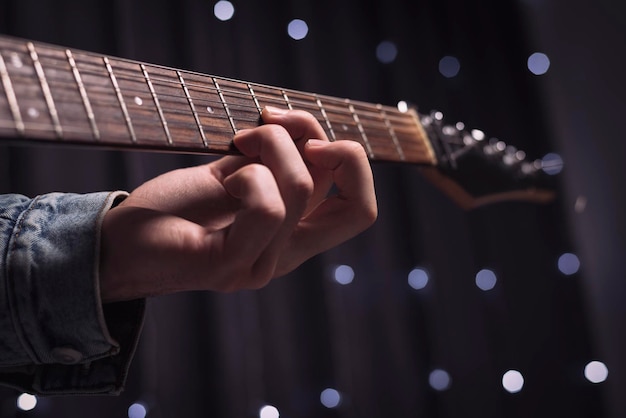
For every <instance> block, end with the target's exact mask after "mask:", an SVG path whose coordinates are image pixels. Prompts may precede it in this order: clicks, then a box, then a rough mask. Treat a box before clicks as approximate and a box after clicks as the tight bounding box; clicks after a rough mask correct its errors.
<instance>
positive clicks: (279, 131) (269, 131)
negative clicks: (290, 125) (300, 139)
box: [259, 123, 289, 137]
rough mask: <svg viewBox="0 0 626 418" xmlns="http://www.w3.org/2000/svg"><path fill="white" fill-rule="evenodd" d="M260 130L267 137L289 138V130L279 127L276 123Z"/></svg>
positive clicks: (264, 126)
mask: <svg viewBox="0 0 626 418" xmlns="http://www.w3.org/2000/svg"><path fill="white" fill-rule="evenodd" d="M259 129H262V130H263V131H265V134H266V135H267V137H280V136H285V135H287V136H289V133H288V132H287V129H285V128H284V127H283V126H282V125H278V124H275V123H270V124H267V125H263V126H261V127H260V128H259Z"/></svg>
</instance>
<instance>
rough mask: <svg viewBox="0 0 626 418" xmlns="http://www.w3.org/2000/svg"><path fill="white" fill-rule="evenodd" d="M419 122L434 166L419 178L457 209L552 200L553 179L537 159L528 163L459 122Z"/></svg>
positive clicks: (439, 117)
mask: <svg viewBox="0 0 626 418" xmlns="http://www.w3.org/2000/svg"><path fill="white" fill-rule="evenodd" d="M420 120H421V123H422V126H423V127H424V130H425V131H426V133H427V135H428V137H429V139H430V142H431V145H432V147H433V150H434V152H435V154H436V156H437V162H438V164H437V166H436V167H425V168H423V174H424V175H425V176H426V177H427V178H428V179H429V180H431V181H432V182H433V183H435V185H436V186H438V187H439V188H441V189H442V190H443V191H444V192H445V193H446V194H448V195H449V196H450V197H451V198H452V199H453V200H454V201H455V202H456V203H457V204H459V205H460V206H461V207H462V208H464V209H473V208H476V207H479V206H482V205H486V204H491V203H496V202H503V201H530V202H537V203H545V202H548V201H550V200H552V199H553V198H554V190H553V189H554V188H553V185H552V183H553V179H552V176H550V175H548V174H546V172H545V171H544V163H543V162H542V161H541V160H529V159H527V156H526V153H525V152H524V151H522V150H519V149H517V148H515V147H513V146H512V145H507V144H506V143H505V142H504V141H501V140H499V139H496V138H488V137H487V136H486V135H485V134H484V132H482V131H480V130H477V129H474V130H469V129H467V128H466V127H465V125H464V124H463V123H460V122H459V123H456V124H452V125H451V124H447V123H445V122H444V117H443V114H442V113H441V112H436V111H434V112H431V113H430V114H428V115H420Z"/></svg>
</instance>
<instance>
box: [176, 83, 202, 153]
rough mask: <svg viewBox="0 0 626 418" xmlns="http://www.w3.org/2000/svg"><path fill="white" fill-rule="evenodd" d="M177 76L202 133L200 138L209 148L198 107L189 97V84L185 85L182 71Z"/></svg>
mask: <svg viewBox="0 0 626 418" xmlns="http://www.w3.org/2000/svg"><path fill="white" fill-rule="evenodd" d="M176 75H178V79H179V80H180V85H181V86H182V87H183V91H184V92H185V97H186V98H187V102H188V103H189V107H190V108H191V113H193V118H194V120H195V121H196V125H197V126H198V130H199V131H200V138H202V144H203V145H204V147H205V148H206V147H208V143H207V140H206V136H205V135H204V129H203V128H202V123H200V117H199V116H198V112H196V107H195V106H194V105H193V100H191V96H190V95H189V90H188V89H187V84H185V79H184V78H183V75H182V74H181V73H180V71H176Z"/></svg>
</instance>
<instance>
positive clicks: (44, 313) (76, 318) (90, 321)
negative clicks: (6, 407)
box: [0, 192, 145, 395]
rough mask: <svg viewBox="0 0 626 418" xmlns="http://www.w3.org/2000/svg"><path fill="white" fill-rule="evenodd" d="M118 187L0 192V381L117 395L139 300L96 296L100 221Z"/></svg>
mask: <svg viewBox="0 0 626 418" xmlns="http://www.w3.org/2000/svg"><path fill="white" fill-rule="evenodd" d="M125 196H126V193H124V192H113V193H109V192H103V193H93V194H85V195H78V194H65V193H51V194H46V195H41V196H38V197H36V198H34V199H30V198H28V197H25V196H21V195H0V383H2V384H5V385H9V386H12V387H14V388H16V389H19V390H22V391H26V392H29V393H35V394H40V395H53V394H94V393H107V394H117V393H119V392H120V391H121V390H122V388H123V386H124V382H125V379H126V373H127V370H128V367H129V365H130V361H131V359H132V357H133V354H134V351H135V347H136V345H137V340H138V338H139V334H140V331H141V326H142V322H143V315H144V308H145V303H144V301H143V300H137V301H130V302H121V303H112V304H102V303H101V300H100V290H99V277H98V270H99V264H98V261H99V254H100V248H99V245H100V227H101V225H102V220H103V218H104V214H105V213H106V211H107V210H109V209H110V208H111V207H112V206H113V205H114V203H115V202H116V201H118V200H119V199H123V198H124V197H125Z"/></svg>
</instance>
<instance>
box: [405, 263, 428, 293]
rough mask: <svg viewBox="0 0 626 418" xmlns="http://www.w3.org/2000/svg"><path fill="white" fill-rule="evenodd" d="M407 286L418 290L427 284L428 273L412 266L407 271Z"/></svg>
mask: <svg viewBox="0 0 626 418" xmlns="http://www.w3.org/2000/svg"><path fill="white" fill-rule="evenodd" d="M408 282H409V286H411V287H412V288H413V289H415V290H420V289H423V288H425V287H426V285H427V284H428V273H427V272H426V270H424V269H422V268H414V269H413V270H411V271H410V272H409V278H408Z"/></svg>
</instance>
